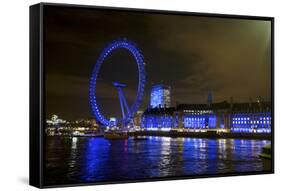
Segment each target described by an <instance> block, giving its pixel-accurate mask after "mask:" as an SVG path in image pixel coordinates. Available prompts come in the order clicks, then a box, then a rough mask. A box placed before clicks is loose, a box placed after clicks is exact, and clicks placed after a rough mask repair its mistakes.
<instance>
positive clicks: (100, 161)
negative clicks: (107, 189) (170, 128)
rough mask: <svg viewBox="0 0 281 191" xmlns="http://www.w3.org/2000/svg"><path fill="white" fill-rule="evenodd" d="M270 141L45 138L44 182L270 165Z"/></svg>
mask: <svg viewBox="0 0 281 191" xmlns="http://www.w3.org/2000/svg"><path fill="white" fill-rule="evenodd" d="M268 143H270V141H268V140H243V139H204V138H170V137H147V139H143V140H135V139H133V138H129V139H128V140H107V139H104V138H102V137H98V138H92V137H60V136H53V137H47V141H46V170H45V180H44V181H45V183H46V184H47V185H54V184H71V183H95V182H101V181H114V180H115V181H117V180H132V179H143V178H157V177H167V176H169V177H170V176H185V175H202V174H221V173H234V172H235V173H239V172H253V171H267V170H271V162H270V160H266V159H261V158H259V157H258V155H259V153H260V152H261V150H262V147H263V146H264V145H265V144H268Z"/></svg>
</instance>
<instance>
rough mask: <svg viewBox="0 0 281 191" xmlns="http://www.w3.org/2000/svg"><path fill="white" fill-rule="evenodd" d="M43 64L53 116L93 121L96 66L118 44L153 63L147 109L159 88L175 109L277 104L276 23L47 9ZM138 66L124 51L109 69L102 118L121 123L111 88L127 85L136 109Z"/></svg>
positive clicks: (103, 81)
mask: <svg viewBox="0 0 281 191" xmlns="http://www.w3.org/2000/svg"><path fill="white" fill-rule="evenodd" d="M44 14H45V15H44V16H45V44H44V50H45V52H44V56H45V57H44V58H45V60H44V61H45V63H46V79H47V86H46V94H47V96H46V106H47V108H46V109H47V115H50V114H51V113H58V114H60V115H62V116H63V117H65V118H69V119H74V118H85V117H89V116H90V109H89V104H88V103H89V100H88V91H89V90H88V87H89V78H90V75H91V72H92V69H93V67H94V64H95V62H96V60H97V58H98V56H99V54H100V52H101V51H102V49H103V48H104V47H105V46H106V45H107V44H108V43H109V42H111V41H112V40H114V39H117V38H122V37H126V38H128V39H130V40H132V41H134V42H135V43H136V44H137V45H138V46H139V48H140V49H141V50H142V53H143V55H144V58H145V62H146V72H147V85H146V93H145V97H144V101H143V104H142V109H144V108H146V106H147V105H148V103H149V98H150V92H149V89H150V88H151V85H152V84H153V83H159V82H164V83H166V84H170V85H171V86H172V92H173V103H175V102H181V103H204V102H206V99H207V94H208V92H212V93H213V95H214V98H215V101H222V100H227V99H229V98H230V97H233V98H234V100H236V101H247V100H248V99H249V98H250V97H252V98H255V97H257V96H262V97H264V98H265V99H267V100H269V99H270V96H271V95H270V93H271V89H270V86H271V84H270V79H271V73H270V63H271V60H270V54H271V50H270V47H271V44H270V43H271V41H270V38H271V36H270V33H271V31H270V22H269V21H258V20H256V21H255V20H246V19H244V20H242V19H222V18H208V17H198V16H197V17H195V16H178V15H169V16H167V15H164V14H143V13H133V12H120V11H107V12H105V11H100V10H92V9H80V8H57V7H47V8H46V10H44ZM136 68H137V66H136V64H135V63H134V59H133V57H132V56H131V55H130V54H128V52H126V51H125V50H116V51H115V52H113V53H112V54H111V55H110V56H109V57H108V58H107V59H106V61H105V62H104V64H103V66H102V68H101V71H100V74H99V78H98V87H97V95H98V101H99V104H100V106H101V108H102V112H103V113H105V114H106V115H107V116H110V115H120V106H119V102H118V97H117V90H116V89H115V88H114V87H113V86H112V84H111V83H112V81H116V80H117V81H120V82H123V83H126V84H127V88H126V89H125V96H126V98H127V100H128V102H129V103H132V102H133V101H134V98H135V96H136V89H137V83H138V82H137V75H138V73H137V70H136Z"/></svg>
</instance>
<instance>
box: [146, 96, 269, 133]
mask: <svg viewBox="0 0 281 191" xmlns="http://www.w3.org/2000/svg"><path fill="white" fill-rule="evenodd" d="M271 119H272V118H271V103H270V102H263V103H234V104H233V103H228V102H226V101H224V102H220V103H214V104H180V105H177V106H176V107H173V108H148V109H147V110H146V111H145V112H144V113H143V115H142V121H141V127H142V128H144V129H146V130H166V131H168V130H172V129H174V130H181V131H216V132H233V133H271Z"/></svg>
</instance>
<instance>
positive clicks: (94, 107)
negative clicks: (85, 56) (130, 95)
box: [89, 39, 146, 126]
mask: <svg viewBox="0 0 281 191" xmlns="http://www.w3.org/2000/svg"><path fill="white" fill-rule="evenodd" d="M120 48H123V49H126V50H127V51H129V52H130V53H131V54H132V55H133V57H134V59H135V61H136V63H137V65H138V90H137V96H136V98H135V101H134V102H133V104H132V105H131V106H130V113H129V114H128V115H126V117H125V119H122V118H121V119H117V123H120V122H122V123H123V124H127V123H129V122H130V120H131V119H132V118H133V116H134V114H135V113H136V112H137V110H138V108H139V107H140V105H141V101H142V97H143V95H144V87H145V81H146V76H145V63H144V58H143V55H142V54H141V51H140V50H139V49H138V48H137V46H136V44H135V43H134V42H132V41H129V40H127V39H118V40H115V41H113V42H111V43H109V44H108V45H107V46H106V47H105V48H104V49H103V51H102V52H101V54H100V56H99V57H98V60H97V62H96V64H95V66H94V69H93V71H92V75H91V79H90V90H89V97H90V107H91V112H92V115H93V116H94V117H95V118H96V119H97V120H98V121H99V122H100V123H102V124H103V125H105V126H110V121H109V120H108V119H107V118H106V117H105V116H104V115H103V114H102V113H101V112H100V109H99V106H98V103H97V98H96V85H97V78H98V73H99V71H100V68H101V65H102V63H103V62H104V60H105V59H106V58H107V56H108V55H110V54H111V52H112V51H114V50H116V49H120Z"/></svg>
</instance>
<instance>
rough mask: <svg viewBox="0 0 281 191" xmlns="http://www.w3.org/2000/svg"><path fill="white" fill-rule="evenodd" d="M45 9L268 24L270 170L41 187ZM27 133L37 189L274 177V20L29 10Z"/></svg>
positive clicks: (32, 180) (31, 172)
mask: <svg viewBox="0 0 281 191" xmlns="http://www.w3.org/2000/svg"><path fill="white" fill-rule="evenodd" d="M48 6H56V7H72V8H73V7H75V8H81V9H91V10H104V11H108V10H119V11H123V12H140V13H155V14H157V13H161V14H166V15H186V16H200V17H210V18H237V19H248V20H264V21H270V22H271V103H272V105H271V107H272V110H271V111H272V131H271V146H272V150H271V155H272V160H271V167H272V168H271V170H270V171H262V172H240V173H225V174H206V175H187V176H173V177H164V178H145V179H138V180H124V181H103V182H93V183H81V184H80V183H79V184H63V185H55V186H54V185H51V186H50V185H45V184H44V181H43V177H44V168H43V166H44V163H45V158H44V154H45V151H44V145H45V141H46V140H45V136H44V127H45V120H46V119H45V73H44V71H45V65H44V50H43V44H44V9H45V8H46V7H48ZM29 12H30V37H29V38H30V82H29V84H30V99H29V102H30V109H29V110H30V113H29V114H30V129H29V184H30V185H32V186H35V187H38V188H50V187H66V186H82V185H100V184H116V183H133V182H150V181H165V180H178V179H191V178H210V177H226V176H241V175H257V174H272V173H274V139H275V137H274V116H275V114H274V17H262V16H248V15H228V14H213V13H195V12H182V11H167V10H165V11H164V10H152V9H133V8H120V7H102V6H87V5H72V4H56V3H39V4H36V5H32V6H30V10H29Z"/></svg>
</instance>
